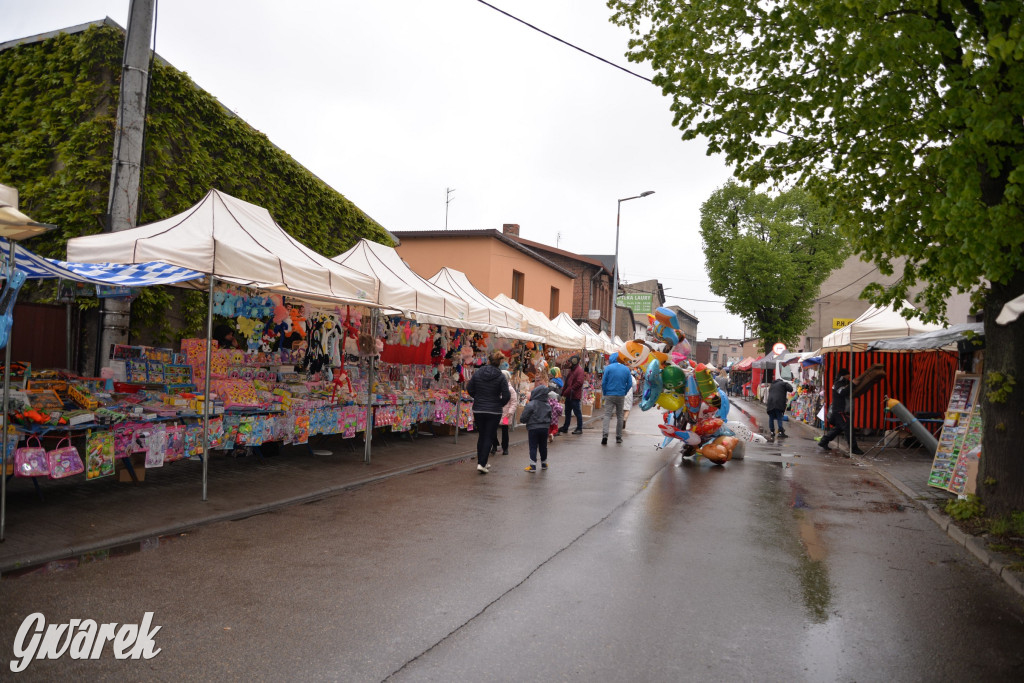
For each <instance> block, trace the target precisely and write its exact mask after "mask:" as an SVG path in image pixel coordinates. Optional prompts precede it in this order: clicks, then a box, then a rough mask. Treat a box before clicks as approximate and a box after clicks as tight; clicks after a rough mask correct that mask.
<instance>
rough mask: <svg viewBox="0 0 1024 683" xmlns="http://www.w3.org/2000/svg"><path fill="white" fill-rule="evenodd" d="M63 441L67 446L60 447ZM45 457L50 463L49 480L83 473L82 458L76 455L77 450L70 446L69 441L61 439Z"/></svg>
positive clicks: (83, 464)
mask: <svg viewBox="0 0 1024 683" xmlns="http://www.w3.org/2000/svg"><path fill="white" fill-rule="evenodd" d="M65 441H66V442H67V444H68V445H67V446H61V444H62V443H64V442H65ZM46 457H47V459H48V460H49V461H50V479H63V478H64V477H70V476H72V475H75V474H81V473H82V472H84V471H85V463H83V462H82V456H81V455H79V454H78V449H77V448H75V447H74V446H72V445H71V439H68V438H64V439H61V440H60V442H59V443H58V444H57V448H54V449H53V450H52V451H49V452H48V453H47V454H46Z"/></svg>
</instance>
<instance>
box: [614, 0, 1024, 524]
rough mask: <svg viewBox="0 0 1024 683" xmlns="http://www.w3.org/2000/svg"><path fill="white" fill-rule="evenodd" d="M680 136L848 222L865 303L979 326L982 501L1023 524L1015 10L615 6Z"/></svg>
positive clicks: (693, 0)
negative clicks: (956, 305)
mask: <svg viewBox="0 0 1024 683" xmlns="http://www.w3.org/2000/svg"><path fill="white" fill-rule="evenodd" d="M608 6H609V8H610V9H611V10H612V12H613V16H612V21H613V22H614V23H617V24H619V25H622V26H626V27H628V28H629V29H630V30H631V31H632V33H633V35H634V39H633V40H631V42H630V53H629V55H628V56H629V59H630V60H632V61H636V62H650V64H651V65H652V66H653V67H654V69H655V71H656V76H655V78H654V82H655V84H656V85H658V86H659V87H660V88H661V89H662V91H663V92H664V94H665V95H667V96H668V97H669V98H670V99H671V102H672V104H671V108H672V111H673V112H674V113H675V124H676V125H677V126H678V127H679V128H681V129H682V130H683V137H684V138H686V139H692V138H695V137H697V136H703V137H706V138H707V140H708V149H709V153H724V154H725V156H726V158H727V159H728V160H729V162H731V163H732V164H734V165H735V167H736V173H737V175H738V176H739V177H740V178H741V179H744V180H747V181H749V182H752V183H753V184H755V185H758V184H760V183H764V182H768V181H780V182H781V181H787V180H792V179H796V180H798V181H800V182H802V183H804V184H805V185H806V187H808V188H809V189H810V190H811V191H812V192H814V193H815V194H816V195H818V196H819V197H821V198H828V199H829V200H830V201H832V202H833V203H834V205H835V206H837V207H838V208H839V210H841V211H842V212H843V213H845V214H846V216H847V217H848V220H844V223H847V222H848V223H849V224H850V225H851V229H850V231H849V233H848V234H849V236H850V238H851V241H852V244H853V246H854V248H855V249H856V251H857V252H859V253H861V254H862V255H863V256H864V257H865V258H868V259H870V260H872V261H874V263H876V264H877V265H878V267H879V269H880V270H881V271H882V272H883V273H885V274H890V273H891V271H892V267H891V262H892V259H894V258H896V257H901V256H902V257H905V258H906V265H905V267H904V271H903V278H902V280H900V281H899V282H898V283H897V284H896V285H895V286H893V287H891V288H889V289H883V288H881V287H874V288H868V290H867V291H866V296H868V297H869V298H870V299H871V300H872V301H874V302H876V303H895V304H896V305H897V306H899V305H900V303H901V301H902V300H903V299H904V298H905V297H906V296H907V294H908V291H909V288H911V287H912V286H914V285H915V284H917V283H920V284H921V285H922V286H923V287H924V288H923V290H922V291H921V293H920V294H919V295H918V296H917V297H915V299H916V302H917V303H919V304H923V305H924V306H925V307H926V308H927V310H928V312H929V317H930V318H932V319H939V318H942V317H943V316H944V315H945V301H946V299H947V297H948V296H949V295H950V293H951V292H971V293H972V294H973V295H974V300H975V302H976V303H977V304H978V305H979V306H980V307H982V308H983V310H984V317H985V337H986V352H985V375H984V383H985V391H984V392H983V397H982V404H981V405H982V409H983V412H984V420H985V427H984V436H983V454H982V459H981V467H980V476H979V492H980V494H981V496H982V498H983V499H984V502H985V503H986V504H987V505H988V507H989V509H990V511H993V512H995V513H997V514H998V513H1004V512H1006V511H1008V510H1011V509H1024V457H1022V454H1024V448H1022V446H1021V444H1024V419H1022V417H1024V412H1022V408H1024V381H1022V378H1021V377H1020V375H1019V370H1018V361H1019V360H1020V359H1021V358H1024V319H1018V320H1017V321H1016V322H1014V323H1012V324H1009V325H1005V326H1003V325H997V324H996V323H995V319H996V316H997V315H998V313H999V311H1000V310H1001V308H1002V306H1003V304H1004V303H1005V302H1006V301H1008V300H1009V299H1012V298H1014V297H1016V296H1018V295H1020V294H1021V293H1022V292H1024V187H1022V183H1024V4H1022V2H1021V1H1020V0H1003V1H997V0H987V1H986V0H772V1H771V2H768V1H762V2H751V1H747V0H689V1H684V0H676V1H673V0H610V2H609V3H608Z"/></svg>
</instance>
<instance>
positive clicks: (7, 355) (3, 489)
mask: <svg viewBox="0 0 1024 683" xmlns="http://www.w3.org/2000/svg"><path fill="white" fill-rule="evenodd" d="M10 244H11V252H10V261H9V262H8V264H7V286H8V287H10V286H11V278H12V277H14V250H15V249H16V248H17V247H16V246H15V243H14V240H13V239H12V240H10ZM10 395H11V340H10V335H8V339H7V345H6V346H5V347H4V405H3V413H4V417H3V430H4V436H3V441H4V448H3V451H0V541H3V540H4V539H5V538H6V536H5V534H6V529H7V441H8V439H9V435H8V434H7V408H8V406H7V402H8V401H9V400H10Z"/></svg>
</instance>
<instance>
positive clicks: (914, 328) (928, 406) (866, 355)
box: [821, 302, 957, 431]
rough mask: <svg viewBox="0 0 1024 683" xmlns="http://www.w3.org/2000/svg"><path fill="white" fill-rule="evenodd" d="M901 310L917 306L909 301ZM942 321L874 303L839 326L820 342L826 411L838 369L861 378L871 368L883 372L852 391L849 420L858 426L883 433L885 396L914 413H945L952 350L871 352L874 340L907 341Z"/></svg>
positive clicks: (953, 361)
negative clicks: (914, 316) (913, 316)
mask: <svg viewBox="0 0 1024 683" xmlns="http://www.w3.org/2000/svg"><path fill="white" fill-rule="evenodd" d="M903 308H905V309H910V310H912V311H913V310H916V309H914V307H913V306H912V305H911V304H910V303H909V302H904V303H903ZM941 329H942V326H941V325H936V324H933V323H924V322H921V321H920V320H917V319H908V318H905V317H904V316H903V315H901V314H900V313H897V312H896V310H895V309H894V308H893V306H886V307H878V306H872V307H871V308H869V309H868V310H867V311H865V312H864V313H863V314H862V315H861V316H860V317H858V318H857V319H856V320H854V321H853V322H852V323H850V324H849V325H847V326H846V327H843V328H841V329H839V330H836V331H835V332H833V333H832V334H829V335H828V336H826V337H825V338H824V339H823V340H822V344H821V354H822V359H823V360H822V364H821V365H822V385H823V386H824V387H826V391H825V410H826V412H827V410H828V404H829V403H830V401H831V392H830V391H829V390H828V388H829V387H831V386H832V382H833V381H834V378H835V373H836V371H838V369H839V368H842V367H845V368H848V369H849V370H850V376H851V377H853V378H857V377H860V376H861V375H863V374H864V373H865V372H867V371H868V370H869V369H871V368H875V372H876V373H878V374H882V373H884V374H882V376H884V380H883V381H879V382H877V383H875V384H873V385H872V386H871V387H870V388H869V389H867V390H866V391H861V390H858V389H855V390H854V395H855V399H854V400H853V401H851V406H850V420H851V425H852V428H854V429H873V430H879V431H884V430H885V429H886V427H887V424H886V418H887V415H886V413H885V405H884V402H883V399H884V397H885V396H889V397H894V398H897V399H899V400H900V401H901V402H903V404H904V405H905V406H906V407H907V408H908V409H909V410H911V411H912V412H915V413H918V412H919V413H929V414H931V413H941V411H942V410H943V408H944V404H945V401H946V399H947V398H948V397H949V395H950V391H951V389H952V381H953V374H954V373H955V371H956V367H957V356H956V354H955V353H953V352H942V351H938V352H934V353H925V354H904V353H898V352H880V351H869V350H868V347H869V346H870V345H871V344H872V342H877V341H880V340H893V339H904V338H906V337H910V336H913V335H917V334H922V333H925V332H935V331H938V330H941Z"/></svg>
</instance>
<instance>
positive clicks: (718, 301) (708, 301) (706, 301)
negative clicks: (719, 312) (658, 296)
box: [665, 294, 725, 304]
mask: <svg viewBox="0 0 1024 683" xmlns="http://www.w3.org/2000/svg"><path fill="white" fill-rule="evenodd" d="M665 298H666V299H682V300H684V301H699V302H701V303H702V304H724V303H725V299H694V298H692V297H688V296H675V295H674V294H666V295H665Z"/></svg>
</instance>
